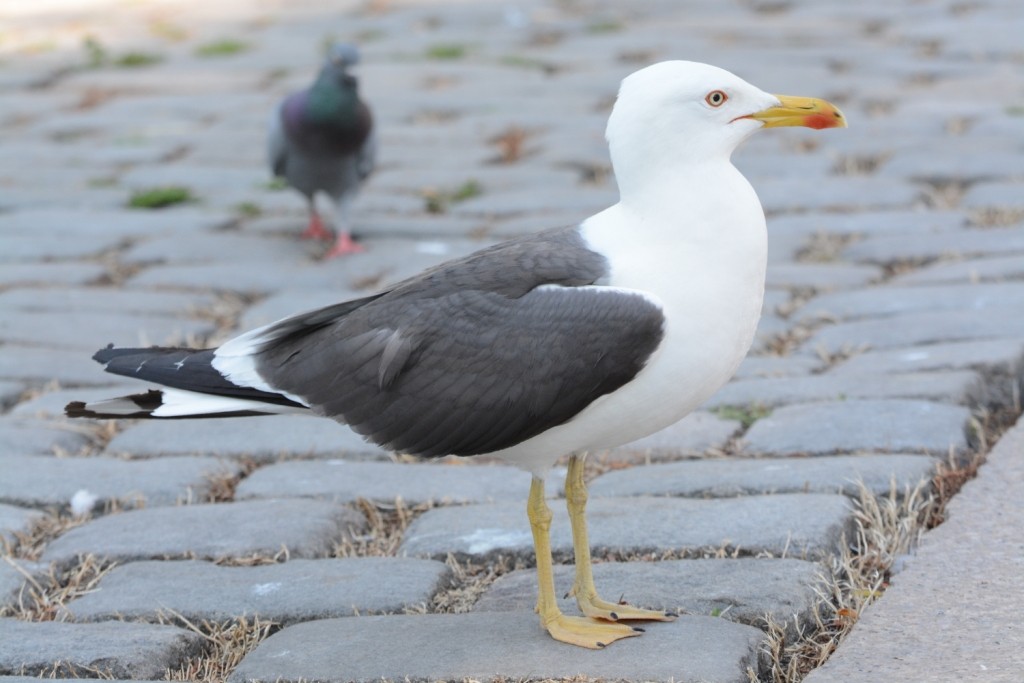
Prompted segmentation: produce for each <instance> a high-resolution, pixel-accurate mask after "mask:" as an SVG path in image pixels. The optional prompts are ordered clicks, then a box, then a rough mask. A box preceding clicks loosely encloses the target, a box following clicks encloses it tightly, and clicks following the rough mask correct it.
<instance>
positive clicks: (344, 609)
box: [0, 0, 1024, 682]
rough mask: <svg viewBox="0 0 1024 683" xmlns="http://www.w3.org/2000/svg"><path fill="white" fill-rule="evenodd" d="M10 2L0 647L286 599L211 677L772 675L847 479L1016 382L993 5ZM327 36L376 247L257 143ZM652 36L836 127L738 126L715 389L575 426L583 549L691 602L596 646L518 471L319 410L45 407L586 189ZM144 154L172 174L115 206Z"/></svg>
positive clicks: (913, 451)
mask: <svg viewBox="0 0 1024 683" xmlns="http://www.w3.org/2000/svg"><path fill="white" fill-rule="evenodd" d="M0 19H2V21H0V92H2V98H0V137H2V140H3V142H2V145H0V263H2V265H0V311H2V317H0V344H2V348H0V401H2V406H3V414H2V415H0V534H2V537H3V539H4V543H5V545H6V550H5V561H4V562H0V605H3V609H4V612H3V613H2V614H3V615H4V617H3V618H0V674H7V675H37V674H41V673H44V674H46V673H57V674H58V675H59V676H65V677H67V676H76V675H80V676H93V675H98V674H99V673H109V674H111V675H113V676H114V677H117V678H138V679H162V678H165V676H167V672H168V671H171V672H177V674H176V675H177V676H178V677H181V676H186V677H188V676H193V677H195V676H197V675H204V674H198V673H197V671H199V670H200V669H199V666H198V664H197V662H199V661H201V659H202V658H203V657H204V656H209V655H210V654H211V653H214V654H216V653H217V652H219V651H222V650H224V649H225V647H224V643H225V639H223V638H222V639H221V640H217V639H214V640H209V639H204V638H202V637H200V636H199V635H198V634H197V633H196V632H195V631H194V630H192V629H189V628H186V627H185V626H186V620H187V622H188V623H190V624H193V625H197V626H198V627H199V628H200V630H203V632H204V633H210V632H212V631H211V630H212V629H213V627H212V625H213V624H215V623H219V622H224V621H227V620H230V619H232V618H237V617H240V616H243V615H244V616H245V617H246V623H247V624H248V625H249V626H250V627H252V626H253V619H257V620H258V621H257V624H259V623H272V626H271V627H270V630H271V631H276V632H275V633H274V635H271V636H270V637H269V638H268V639H266V640H264V641H263V642H262V643H261V644H260V645H258V646H257V647H255V649H253V650H252V651H251V652H249V653H248V654H247V655H246V656H245V658H244V659H243V660H242V661H241V664H240V665H238V667H237V668H235V669H234V670H233V671H232V670H231V669H230V668H229V669H228V670H221V673H219V674H217V675H223V674H224V673H230V674H231V676H232V679H231V680H234V681H242V680H248V679H262V680H270V681H272V680H276V679H287V680H296V679H299V678H305V679H310V680H367V681H368V680H377V679H380V678H381V677H384V678H388V679H397V680H403V679H405V678H407V677H408V678H410V679H412V680H428V679H429V680H441V679H455V680H461V679H464V678H476V679H481V678H492V677H495V676H503V677H506V678H532V679H539V678H545V677H570V676H575V675H577V674H583V675H585V676H590V677H596V678H606V679H632V680H669V679H671V680H674V681H697V680H700V681H715V682H726V681H729V682H732V681H748V680H751V678H753V679H757V678H758V677H760V678H761V679H763V680H769V679H770V677H771V675H772V673H771V671H770V669H771V666H772V661H771V657H770V656H768V654H766V653H767V652H768V650H770V642H769V641H770V639H769V635H768V633H767V632H766V630H765V628H764V627H765V616H766V615H767V616H769V617H770V618H771V619H772V620H774V621H775V622H777V623H778V624H779V625H780V626H779V628H778V629H777V630H776V635H777V634H778V633H785V634H786V636H787V638H788V639H789V640H790V641H792V640H795V639H797V638H798V633H799V632H801V631H807V630H808V629H811V628H813V625H814V623H815V614H816V605H817V604H818V600H819V598H818V593H817V592H816V591H820V590H821V588H820V581H821V576H822V575H829V574H830V572H831V571H832V570H833V569H834V568H835V567H836V566H837V557H838V556H839V555H840V554H841V551H842V546H843V543H844V533H845V534H846V537H845V538H846V541H847V542H848V541H850V539H851V538H852V536H851V534H850V532H851V531H852V530H853V528H854V524H855V510H856V509H857V507H856V502H855V501H856V500H857V498H858V496H859V495H866V496H868V497H869V498H870V496H871V495H872V494H877V495H882V496H884V495H885V494H886V493H887V492H888V491H889V490H890V487H891V486H892V485H893V484H895V486H896V488H897V490H899V491H905V490H906V489H908V488H912V487H913V486H915V485H916V484H917V483H919V482H921V481H925V480H928V479H929V478H931V477H932V476H933V475H934V474H935V472H936V467H937V466H938V465H939V463H942V462H945V461H948V460H950V459H953V460H958V459H959V460H961V461H962V460H964V459H966V458H969V457H970V456H971V455H972V454H974V453H977V452H979V451H982V450H984V449H985V447H986V446H987V444H986V443H985V438H984V437H985V436H986V420H987V419H989V418H988V417H987V416H990V415H992V414H995V413H998V412H1000V411H1002V412H1004V413H1005V412H1010V411H1012V408H1013V405H1014V400H1015V399H1014V397H1015V396H1016V395H1018V394H1015V392H1014V389H1015V388H1019V378H1020V376H1021V359H1022V354H1024V258H1022V256H1024V230H1022V228H1024V45H1022V43H1021V38H1020V36H1021V35H1024V6H1021V5H1020V4H1019V3H1015V2H1009V1H1002V2H1000V1H997V0H978V1H976V2H960V1H959V0H925V1H921V2H912V3H911V2H907V3H899V2H892V1H891V0H885V1H884V2H883V1H882V0H864V1H862V2H857V3H850V2H838V1H833V2H812V1H811V0H792V1H788V0H787V1H782V2H774V1H769V0H763V1H762V0H750V1H745V2H712V1H711V0H706V1H705V2H688V3H685V4H683V3H677V2H669V1H667V0H663V1H661V2H659V1H655V0H651V1H644V2H631V3H612V2H603V3H588V2H583V1H582V0H577V1H573V0H566V1H550V2H544V1H542V0H517V1H515V2H511V1H510V2H501V3H494V2H470V1H468V0H450V1H447V2H443V3H428V2H410V1H405V2H401V1H398V0H394V1H389V0H375V1H371V2H368V3H355V2H334V3H330V2H321V1H317V2H313V1H312V0H305V1H300V2H284V1H283V0H266V1H264V2H257V1H256V0H231V1H228V2H207V3H199V2H194V1H193V0H181V1H180V2H171V1H170V0H165V1H160V0H153V1H151V2H127V1H125V0H90V1H88V2H74V1H72V0H64V1H61V0H38V1H36V2H31V3H8V4H6V5H5V6H4V7H3V8H0ZM332 39H346V40H353V41H356V42H358V43H359V44H360V46H361V47H362V51H363V58H364V59H363V64H362V65H361V66H360V67H359V70H360V73H361V78H362V85H363V91H364V94H365V95H366V97H367V99H368V100H369V102H370V103H371V105H372V107H373V109H374V112H375V115H376V117H377V121H378V124H379V130H380V159H379V166H378V171H377V173H376V174H375V176H374V177H373V178H372V180H371V181H370V183H369V185H368V186H367V188H366V190H365V192H364V193H363V195H362V196H361V197H360V199H359V200H358V202H357V204H356V210H355V220H356V232H357V233H360V234H361V235H362V236H363V241H364V244H366V246H367V247H368V250H367V252H366V253H364V254H360V255H356V256H352V257H348V258H344V259H339V260H331V261H323V260H320V259H319V255H320V253H321V250H322V249H324V247H323V246H322V245H320V244H311V243H309V242H305V241H301V240H299V239H298V233H299V232H300V231H301V229H302V227H303V225H304V222H305V213H304V206H303V202H302V201H301V199H300V197H299V196H298V195H296V194H293V193H291V192H289V191H282V190H280V189H276V188H275V187H274V186H273V185H272V184H270V183H268V180H269V178H268V172H267V170H266V168H265V163H264V159H263V151H264V140H263V137H264V131H265V125H266V122H267V120H268V117H269V116H270V112H271V111H272V109H273V107H274V105H275V103H276V102H277V101H278V100H279V99H280V98H281V97H282V96H283V95H284V94H285V93H287V92H289V91H290V90H292V89H295V88H298V87H300V86H304V85H305V84H307V82H309V81H310V79H311V78H312V75H313V73H314V72H315V70H316V68H317V67H318V62H319V59H320V55H321V50H322V48H323V45H324V44H325V43H326V42H328V41H330V40H332ZM669 58H685V59H693V60H698V61H706V62H710V63H713V64H717V65H719V66H722V67H725V68H728V69H730V70H733V71H735V72H736V73H738V74H740V75H741V76H743V77H745V78H746V79H748V80H750V81H751V82H752V83H754V84H756V85H758V86H760V87H762V88H764V89H766V90H769V91H773V92H783V93H787V94H795V95H808V96H818V97H825V98H828V99H830V100H832V101H835V102H836V103H838V104H839V105H840V106H842V107H843V108H844V111H845V113H846V114H847V116H848V118H849V121H850V128H849V129H848V130H846V131H832V132H830V133H828V134H817V133H813V132H809V131H804V130H789V129H784V130H777V131H776V130H773V131H766V132H765V133H763V134H760V135H758V136H755V138H754V139H752V140H751V141H750V142H749V143H748V144H747V145H746V146H745V148H743V149H742V150H741V151H740V152H739V153H738V154H737V158H736V162H737V165H739V166H740V167H741V169H742V170H743V171H744V172H745V173H746V174H747V176H748V177H749V178H750V180H751V182H752V184H753V185H754V187H755V188H756V190H757V192H758V194H759V195H760V197H761V199H762V202H763V204H764V206H765V209H766V211H767V213H768V218H769V233H770V243H771V247H770V265H769V273H768V286H769V289H768V293H767V296H766V302H765V308H764V316H763V320H762V324H761V328H760V331H759V334H758V338H757V341H756V344H755V348H754V350H753V352H752V354H751V356H750V357H749V358H748V359H747V361H746V362H745V363H744V365H743V366H742V368H741V369H740V372H739V373H738V375H737V377H736V378H735V379H734V381H733V382H731V383H730V384H729V385H728V386H727V387H726V388H725V389H724V390H723V391H722V392H720V393H719V394H718V395H717V396H716V397H714V398H713V399H712V401H711V402H710V403H709V404H708V406H706V409H705V410H702V411H701V412H699V413H697V414H695V415H693V416H691V417H689V418H687V419H686V420H684V421H683V422H681V423H679V424H677V425H675V426H674V427H672V428H670V429H668V430H666V431H665V432H663V433H661V434H657V435H654V436H652V437H649V438H648V439H645V440H643V441H641V442H637V443H635V444H632V445H630V446H628V447H624V448H621V449H618V450H616V451H613V452H610V453H599V454H592V457H591V465H590V466H591V471H590V474H591V475H592V477H593V481H592V493H593V500H592V514H591V522H592V535H593V539H592V540H593V543H594V545H595V547H596V553H597V556H598V557H599V558H601V559H604V560H611V561H606V562H603V563H601V564H599V565H597V566H596V567H595V570H596V571H595V573H596V574H597V580H598V581H599V583H600V584H601V585H604V586H605V587H606V588H605V590H606V592H608V593H609V594H612V593H615V594H622V595H624V596H625V597H626V598H627V599H630V600H631V601H634V602H638V603H640V604H643V605H645V606H648V607H673V608H680V609H682V610H683V611H684V612H685V613H686V614H685V615H684V616H683V617H682V618H680V619H679V621H677V622H675V623H671V624H657V625H654V626H652V627H650V628H649V629H648V633H647V634H646V635H645V636H644V637H642V638H634V639H630V640H628V641H624V642H622V643H617V644H615V645H614V646H613V647H611V648H609V649H608V650H607V651H603V652H598V653H594V652H589V651H583V650H579V649H577V648H569V647H567V646H564V645H559V644H557V643H555V642H553V641H552V640H551V639H549V638H548V637H547V636H546V635H545V634H544V633H543V632H542V631H541V630H540V629H539V628H538V627H537V625H536V623H535V617H534V615H533V614H532V611H531V609H532V600H533V590H534V584H533V579H532V570H531V569H530V567H531V566H532V565H531V559H530V550H531V546H530V543H529V530H528V526H527V521H526V516H525V514H523V513H524V507H525V496H526V491H527V487H528V480H529V477H528V475H527V474H525V473H522V472H519V471H517V470H514V469H511V468H507V467H504V466H500V465H497V464H495V463H481V462H475V461H458V462H433V463H428V464H411V463H408V462H406V461H405V460H404V459H403V458H399V457H393V456H392V455H390V454H388V453H386V452H383V451H381V450H380V449H377V448H375V447H373V446H369V445H367V444H364V443H362V442H361V441H360V440H359V439H358V438H357V437H356V436H355V435H354V434H352V433H351V432H350V431H349V430H347V429H346V428H344V427H342V426H340V425H337V424H334V423H331V422H328V421H325V420H319V419H315V418H302V417H294V418H288V417H275V418H242V419H238V420H233V421H217V420H212V421H205V422H204V421H190V422H177V421H175V422H151V423H132V422H123V423H119V424H116V425H111V424H93V423H86V422H75V423H69V422H66V421H65V420H64V419H62V418H61V417H60V412H61V408H62V406H63V405H64V403H65V402H67V401H68V400H69V398H76V399H83V398H84V399H89V398H93V397H99V396H101V395H108V394H110V393H111V392H112V391H118V390H120V389H123V388H124V386H125V382H124V381H123V380H121V379H118V378H115V377H113V376H111V375H105V374H104V373H102V372H101V370H100V368H99V366H97V365H95V364H94V363H93V362H92V361H90V359H89V356H90V355H91V353H92V352H93V351H94V350H95V349H97V348H99V347H101V346H103V345H105V344H107V343H108V342H117V343H118V344H119V345H126V344H132V343H136V342H137V343H160V344H173V343H216V342H218V341H223V340H224V339H226V338H227V337H228V336H230V335H231V334H232V333H233V332H236V331H238V330H241V329H246V328H249V327H251V326H254V325H257V324H261V323H264V322H268V321H270V320H272V319H275V318H277V317H279V316H282V315H285V314H288V313H293V312H297V311H300V310H304V309H309V308H313V307H316V306H318V305H323V304H327V303H333V302H336V301H338V300H340V299H343V298H346V297H349V296H353V295H357V294H362V293H365V292H369V291H372V290H373V289H374V288H376V287H378V286H381V285H383V284H386V283H389V282H393V281H395V280H397V279H399V278H402V277H404V276H407V275H409V274H411V273H414V272H416V271H418V270H420V269H422V268H424V267H426V266H428V265H431V264H434V263H437V262H438V261H440V260H443V259H446V258H450V257H453V256H456V255H460V254H463V253H467V252H469V251H471V250H473V249H476V248H479V247H481V246H483V245H486V244H489V243H492V242H494V241H496V240H499V239H501V238H503V237H505V236H509V235H516V234H521V233H524V232H529V231H532V230H536V229H540V228H542V227H547V226H553V225H558V224H565V223H571V222H576V221H578V220H580V219H582V218H584V217H586V216H587V215H589V214H590V213H592V212H594V211H596V210H599V209H601V208H603V207H605V206H606V205H608V204H609V203H611V202H613V201H615V198H616V192H615V185H614V181H613V179H612V177H611V176H610V175H609V166H608V157H607V151H606V149H605V144H604V141H603V132H604V126H605V120H606V117H607V114H608V112H609V108H610V105H611V102H612V101H613V97H614V94H615V91H616V88H617V84H618V82H619V80H620V79H621V78H622V77H623V76H625V75H626V74H627V73H629V72H631V71H633V70H635V69H636V68H639V67H640V66H642V65H645V64H648V63H651V62H654V61H658V60H661V59H669ZM163 186H180V187H182V188H185V189H187V191H188V194H189V197H190V201H188V202H186V203H182V204H180V205H175V206H172V207H169V208H164V209H159V210H154V209H144V208H128V203H129V199H130V198H131V197H132V196H133V193H137V192H144V191H147V190H151V189H153V188H156V187H163ZM698 455H703V456H705V457H703V458H697V457H695V456H698ZM552 479H553V480H556V479H557V477H553V478H552ZM859 480H862V481H863V482H864V486H865V490H866V491H867V492H868V493H866V494H862V493H860V489H859V488H858V486H857V485H856V483H855V482H857V481H859ZM768 494H774V495H768ZM551 495H552V496H557V495H559V487H558V486H557V481H553V486H552V491H551ZM560 507H561V506H557V505H556V506H555V510H556V517H557V519H556V520H555V528H554V530H553V531H554V534H553V545H554V547H555V550H556V553H557V554H558V555H559V556H560V557H561V558H562V559H563V560H564V559H566V557H567V555H568V552H567V549H568V537H567V535H566V532H567V524H566V523H565V522H566V520H565V519H564V513H563V514H562V516H559V510H558V508H560ZM90 508H91V509H92V510H93V512H92V514H91V515H85V516H75V514H74V513H75V512H81V511H83V510H86V511H87V510H89V509H90ZM655 559H661V560H662V561H660V562H653V561H645V560H655ZM888 559H889V561H891V560H892V558H891V557H890V558H888ZM285 560H287V561H285ZM496 577H497V578H496ZM897 577H898V575H897ZM495 579H496V580H495ZM556 580H557V581H558V582H559V586H560V587H561V586H567V585H568V583H567V582H568V581H569V580H570V579H569V575H568V574H566V573H564V572H562V573H559V574H558V575H557V576H556ZM40 596H42V597H40ZM884 599H885V598H884V597H883V598H882V600H883V601H884ZM570 609H571V608H570ZM356 615H358V616H356ZM832 616H835V617H836V618H839V617H843V618H847V619H849V618H851V615H850V614H849V612H847V613H845V614H840V615H834V614H833V615H830V616H829V618H830V619H831V618H832ZM119 618H120V619H123V621H119V620H118V619H119ZM204 622H208V623H206V624H205V626H204V625H203V624H204ZM251 630H252V633H253V634H258V633H260V631H259V629H258V628H255V629H251ZM218 632H219V633H223V629H222V630H221V631H218ZM256 640H258V637H256V635H253V638H252V641H251V642H253V643H254V642H255V641H256ZM841 651H842V646H840V652H841ZM207 676H208V678H209V677H210V675H207ZM214 678H215V676H214ZM11 680H13V679H11ZM986 680H995V679H994V678H993V679H986ZM1000 680H1003V679H1000ZM1006 680H1008V679H1006Z"/></svg>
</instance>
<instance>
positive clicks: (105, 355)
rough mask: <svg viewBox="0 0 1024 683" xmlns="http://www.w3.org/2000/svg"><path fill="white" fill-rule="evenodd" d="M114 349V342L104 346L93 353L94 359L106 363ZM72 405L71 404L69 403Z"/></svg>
mask: <svg viewBox="0 0 1024 683" xmlns="http://www.w3.org/2000/svg"><path fill="white" fill-rule="evenodd" d="M113 350H114V344H113V343H110V344H107V345H106V346H104V347H103V348H102V349H100V350H99V351H97V352H96V353H94V354H92V359H93V360H94V361H96V362H97V363H106V362H107V361H109V360H110V358H111V355H110V352H111V351H113ZM69 405H70V404H69Z"/></svg>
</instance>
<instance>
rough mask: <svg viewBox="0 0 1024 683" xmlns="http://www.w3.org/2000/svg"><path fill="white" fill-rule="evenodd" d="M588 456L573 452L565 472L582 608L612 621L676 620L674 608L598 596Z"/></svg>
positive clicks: (576, 588)
mask: <svg viewBox="0 0 1024 683" xmlns="http://www.w3.org/2000/svg"><path fill="white" fill-rule="evenodd" d="M585 457H586V456H578V455H574V456H572V457H571V458H570V459H569V472H568V473H567V474H566V475H565V504H566V507H567V508H568V510H569V521H570V522H571V523H572V547H573V552H574V554H575V556H576V580H575V581H574V582H573V585H572V590H570V591H569V594H570V595H574V596H576V602H577V603H578V604H579V606H580V610H581V611H582V612H583V613H584V614H586V615H587V616H588V617H594V618H596V619H607V620H609V621H620V620H625V619H649V620H655V621H672V620H673V619H675V618H676V615H675V614H674V613H672V612H666V611H664V610H649V609H640V608H638V607H631V606H630V605H626V604H615V603H611V602H607V601H605V600H602V599H601V598H599V597H598V595H597V589H596V588H595V587H594V574H593V572H592V570H591V567H590V539H589V538H588V537H587V518H586V507H587V486H586V484H584V483H583V461H584V459H585Z"/></svg>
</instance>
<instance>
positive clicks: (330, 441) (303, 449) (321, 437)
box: [106, 415, 388, 462]
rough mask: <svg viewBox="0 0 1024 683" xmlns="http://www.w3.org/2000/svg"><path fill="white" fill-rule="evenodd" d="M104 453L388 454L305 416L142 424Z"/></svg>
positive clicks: (265, 457) (260, 457)
mask: <svg viewBox="0 0 1024 683" xmlns="http://www.w3.org/2000/svg"><path fill="white" fill-rule="evenodd" d="M106 451H107V452H108V453H112V454H116V455H128V456H130V457H133V458H149V457H154V456H158V455H172V454H198V455H222V456H230V457H244V458H250V459H252V460H256V461H258V462H272V461H276V460H279V459H281V458H282V457H283V456H286V455H287V456H291V457H298V458H323V457H328V458H338V457H341V456H343V457H345V458H351V459H356V460H382V459H385V458H387V456H388V451H385V450H384V449H382V448H380V447H379V446H376V445H374V444H371V443H368V442H366V441H363V438H362V437H361V436H359V435H358V434H356V433H355V432H353V431H352V430H351V429H349V428H348V427H347V426H345V425H342V424H339V423H337V422H335V421H333V420H329V419H326V418H322V417H315V416H312V415H310V416H306V415H273V416H263V417H239V418H232V419H230V420H218V419H211V420H188V421H181V420H167V421H157V420H152V421H149V422H140V423H139V424H136V425H134V426H132V427H130V428H128V429H126V430H124V431H123V432H120V433H118V434H117V436H115V437H114V438H113V439H111V441H110V443H109V444H107V448H106Z"/></svg>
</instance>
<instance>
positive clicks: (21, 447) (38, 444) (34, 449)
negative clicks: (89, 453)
mask: <svg viewBox="0 0 1024 683" xmlns="http://www.w3.org/2000/svg"><path fill="white" fill-rule="evenodd" d="M84 431H85V430H83V429H82V428H80V427H79V428H76V427H72V426H69V425H67V424H64V423H58V422H51V421H47V420H36V419H32V418H13V417H4V418H0V453H17V454H19V455H20V454H25V453H38V454H44V455H54V454H55V453H78V452H79V451H81V450H82V449H84V448H86V447H88V446H89V443H90V441H89V437H88V436H87V435H86V434H85V433H84Z"/></svg>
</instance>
